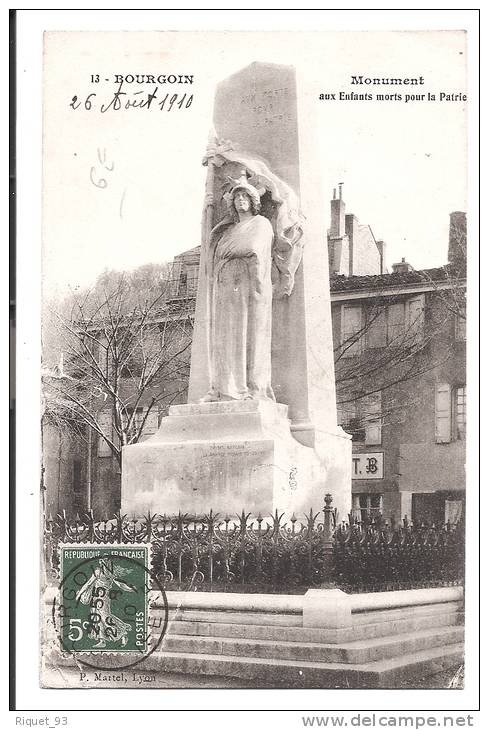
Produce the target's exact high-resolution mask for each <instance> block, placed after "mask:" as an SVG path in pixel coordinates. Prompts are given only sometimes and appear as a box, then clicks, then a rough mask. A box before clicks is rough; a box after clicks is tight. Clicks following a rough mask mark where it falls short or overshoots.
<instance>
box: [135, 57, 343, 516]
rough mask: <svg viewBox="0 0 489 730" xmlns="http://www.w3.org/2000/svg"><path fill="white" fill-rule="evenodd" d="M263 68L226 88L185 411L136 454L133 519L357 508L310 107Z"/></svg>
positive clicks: (206, 214) (275, 70)
mask: <svg viewBox="0 0 489 730" xmlns="http://www.w3.org/2000/svg"><path fill="white" fill-rule="evenodd" d="M299 88H301V93H300V94H298V93H297V82H296V74H295V70H294V69H293V68H291V67H287V66H277V65H274V64H263V63H253V64H251V65H250V66H248V67H246V68H244V69H242V70H241V71H239V72H238V73H236V74H234V75H233V76H230V77H229V78H228V79H226V80H225V81H223V82H222V83H221V84H220V85H219V86H218V88H217V92H216V98H215V106H214V127H215V129H214V130H213V132H212V133H211V135H210V138H209V145H208V149H207V151H206V154H205V158H204V164H205V165H206V166H207V182H206V189H205V194H204V211H203V222H202V247H201V260H200V270H199V287H198V294H197V302H196V312H195V324H194V336H193V341H192V354H191V372H190V383H189V393H188V404H187V405H180V406H172V407H171V408H170V410H169V415H168V416H167V417H166V418H164V419H163V421H162V423H161V426H160V428H159V430H158V432H157V433H156V434H155V435H154V436H152V437H151V438H150V439H148V440H147V441H145V442H144V443H139V444H136V445H132V446H126V447H125V448H124V451H123V465H122V511H123V512H124V513H128V514H134V515H141V514H144V513H146V512H148V510H149V511H150V512H151V513H165V514H174V513H177V512H179V511H181V512H183V513H188V514H194V515H201V514H203V513H205V512H207V511H209V509H211V508H212V509H213V510H214V512H219V513H220V514H222V515H224V514H228V515H234V514H236V513H240V512H241V510H242V509H245V510H246V511H249V512H252V513H253V514H256V515H258V514H259V513H261V515H263V516H266V515H267V514H269V513H272V512H274V511H275V510H276V509H277V510H279V512H286V514H288V515H291V514H292V513H293V512H295V514H296V515H297V516H299V515H301V514H302V513H304V512H308V511H309V509H310V508H311V507H312V508H313V510H315V511H317V510H319V509H321V507H322V504H323V496H324V493H325V492H330V493H331V494H332V495H333V499H334V505H335V507H336V508H337V509H338V511H339V513H340V515H341V516H344V515H345V514H346V513H347V512H348V511H349V510H350V507H351V442H350V437H349V436H348V435H347V434H345V433H344V432H343V431H342V429H341V428H339V427H338V426H337V423H336V396H335V379H334V361H333V343H332V332H331V305H330V294H329V272H328V255H327V236H326V233H327V226H326V221H325V219H324V215H325V208H326V206H325V205H324V198H323V196H322V193H321V187H320V179H319V177H320V176H319V173H320V171H319V170H318V169H317V168H318V163H317V149H316V146H315V138H314V133H313V131H312V130H311V125H310V120H311V118H312V116H313V113H312V112H311V111H310V110H309V109H308V108H307V99H308V97H307V94H306V93H305V91H304V89H302V87H299Z"/></svg>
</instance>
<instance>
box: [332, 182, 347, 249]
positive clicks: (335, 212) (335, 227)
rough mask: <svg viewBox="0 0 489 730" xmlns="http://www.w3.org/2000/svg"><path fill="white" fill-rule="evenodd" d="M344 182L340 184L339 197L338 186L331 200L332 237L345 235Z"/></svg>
mask: <svg viewBox="0 0 489 730" xmlns="http://www.w3.org/2000/svg"><path fill="white" fill-rule="evenodd" d="M342 187H343V183H339V184H338V188H339V197H338V198H337V197H336V188H335V189H334V190H333V199H332V201H331V228H330V231H329V235H330V236H331V238H342V237H343V236H344V235H345V204H344V202H343V197H342V196H343V191H342Z"/></svg>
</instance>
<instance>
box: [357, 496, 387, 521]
mask: <svg viewBox="0 0 489 730" xmlns="http://www.w3.org/2000/svg"><path fill="white" fill-rule="evenodd" d="M352 507H353V516H354V518H355V519H357V520H360V521H361V522H364V521H365V520H366V518H368V517H378V516H380V515H381V514H382V495H381V494H354V495H352Z"/></svg>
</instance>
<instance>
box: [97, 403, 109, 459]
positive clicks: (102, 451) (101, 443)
mask: <svg viewBox="0 0 489 730" xmlns="http://www.w3.org/2000/svg"><path fill="white" fill-rule="evenodd" d="M98 425H99V428H100V430H101V431H102V432H103V433H104V434H105V435H106V436H107V438H109V439H110V440H112V413H111V411H102V412H101V413H100V414H99V418H98ZM97 455H98V456H103V457H105V456H112V449H111V448H110V446H109V444H108V443H107V441H106V440H105V439H104V438H103V437H102V436H100V435H99V437H98V448H97Z"/></svg>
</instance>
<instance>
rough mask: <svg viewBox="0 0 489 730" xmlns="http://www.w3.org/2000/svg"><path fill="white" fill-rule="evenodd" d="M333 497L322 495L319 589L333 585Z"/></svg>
mask: <svg viewBox="0 0 489 730" xmlns="http://www.w3.org/2000/svg"><path fill="white" fill-rule="evenodd" d="M332 504H333V497H332V496H331V494H329V493H327V494H325V495H324V507H323V514H324V524H323V571H322V573H323V574H322V576H321V587H322V588H327V587H331V586H332V585H333V568H334V558H333V507H332Z"/></svg>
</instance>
